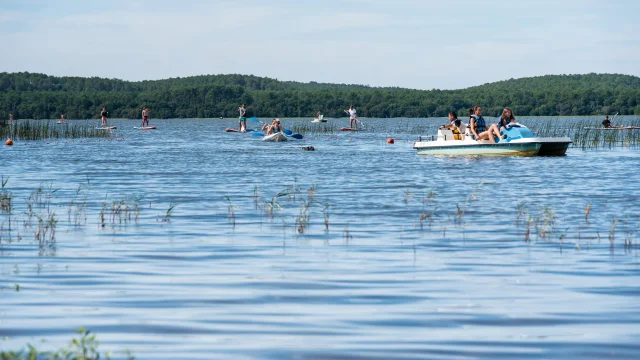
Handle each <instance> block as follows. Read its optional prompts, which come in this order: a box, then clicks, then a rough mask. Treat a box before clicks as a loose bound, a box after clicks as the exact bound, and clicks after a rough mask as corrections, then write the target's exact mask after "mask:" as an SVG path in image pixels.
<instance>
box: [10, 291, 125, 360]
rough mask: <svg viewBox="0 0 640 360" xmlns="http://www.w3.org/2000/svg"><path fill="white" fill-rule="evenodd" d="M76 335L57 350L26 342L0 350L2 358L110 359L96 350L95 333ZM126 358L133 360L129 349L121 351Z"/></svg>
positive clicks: (13, 359) (78, 331)
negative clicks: (18, 347) (43, 348)
mask: <svg viewBox="0 0 640 360" xmlns="http://www.w3.org/2000/svg"><path fill="white" fill-rule="evenodd" d="M15 289H16V291H20V285H18V284H16V285H15ZM76 333H77V334H78V336H77V337H75V338H73V339H71V341H70V342H69V345H68V346H66V347H64V348H62V349H59V350H57V351H40V350H38V349H36V348H35V347H34V346H33V345H31V344H27V345H26V347H25V348H24V349H21V350H17V351H4V350H2V351H0V359H2V360H63V359H64V360H99V359H101V358H104V359H107V360H108V359H111V356H112V354H111V352H109V351H108V352H106V353H104V355H101V353H100V352H99V351H98V348H99V346H100V342H99V341H98V340H97V338H96V335H95V334H93V333H91V331H90V330H87V329H86V328H79V329H77V330H76ZM123 353H124V355H125V357H126V359H127V360H134V359H135V357H134V356H133V355H132V353H131V351H129V350H125V351H123Z"/></svg>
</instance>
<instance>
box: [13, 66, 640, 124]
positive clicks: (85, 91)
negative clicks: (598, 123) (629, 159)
mask: <svg viewBox="0 0 640 360" xmlns="http://www.w3.org/2000/svg"><path fill="white" fill-rule="evenodd" d="M241 103H246V104H247V105H248V108H249V113H250V114H251V115H255V116H262V117H273V116H278V117H304V116H307V117H311V116H313V115H315V113H316V112H317V111H322V112H323V113H324V114H325V115H326V116H328V117H339V116H344V113H343V111H342V110H343V109H346V108H347V107H348V106H349V104H350V103H353V104H354V105H355V106H356V108H357V109H358V113H359V115H360V116H368V117H433V116H445V115H446V114H447V113H448V112H449V111H451V110H456V111H459V112H462V113H466V109H468V108H469V107H471V106H473V105H476V104H477V105H481V106H483V107H484V108H485V113H487V114H491V115H493V114H497V113H499V112H500V111H501V110H502V108H503V107H505V106H509V107H511V108H512V109H513V110H514V112H515V114H516V116H519V115H540V116H545V115H546V116H556V115H591V114H607V113H615V112H619V113H620V114H636V115H640V78H638V77H635V76H629V75H619V74H585V75H546V76H538V77H532V78H521V79H510V80H505V81H499V82H495V83H489V84H484V85H479V86H474V87H470V88H467V89H459V90H412V89H402V88H376V87H369V86H364V85H350V84H325V83H316V82H310V83H300V82H292V81H278V80H276V79H270V78H264V77H258V76H253V75H235V74H232V75H201V76H192V77H185V78H172V79H165V80H154V81H139V82H135V81H123V80H118V79H103V78H97V77H93V78H82V77H56V76H47V75H44V74H33V73H0V119H6V118H8V114H9V112H12V113H13V114H14V116H15V117H16V118H34V119H48V118H59V117H60V114H61V113H64V114H66V115H67V117H68V118H97V117H98V115H99V112H100V108H101V107H102V106H106V107H107V109H108V111H109V114H110V116H111V117H119V118H138V117H139V116H140V109H141V107H142V106H147V107H149V108H151V110H152V112H151V115H152V117H154V118H194V117H200V118H203V117H219V116H224V117H235V116H237V108H238V106H239V104H241Z"/></svg>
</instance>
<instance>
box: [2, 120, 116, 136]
mask: <svg viewBox="0 0 640 360" xmlns="http://www.w3.org/2000/svg"><path fill="white" fill-rule="evenodd" d="M110 136H111V132H110V131H105V130H102V129H97V128H96V125H95V124H93V123H92V122H84V123H78V122H73V123H71V122H69V123H67V124H64V125H57V124H55V122H53V121H52V120H20V121H17V122H15V124H13V125H7V126H0V138H3V139H7V138H10V139H13V140H44V139H62V138H68V139H82V138H108V137H110Z"/></svg>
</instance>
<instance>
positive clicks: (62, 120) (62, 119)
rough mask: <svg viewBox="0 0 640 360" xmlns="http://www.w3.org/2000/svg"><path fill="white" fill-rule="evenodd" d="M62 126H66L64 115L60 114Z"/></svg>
mask: <svg viewBox="0 0 640 360" xmlns="http://www.w3.org/2000/svg"><path fill="white" fill-rule="evenodd" d="M60 124H64V114H60Z"/></svg>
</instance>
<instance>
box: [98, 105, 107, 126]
mask: <svg viewBox="0 0 640 360" xmlns="http://www.w3.org/2000/svg"><path fill="white" fill-rule="evenodd" d="M107 115H108V113H107V108H106V107H103V108H102V111H101V112H100V116H101V117H102V127H107Z"/></svg>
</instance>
